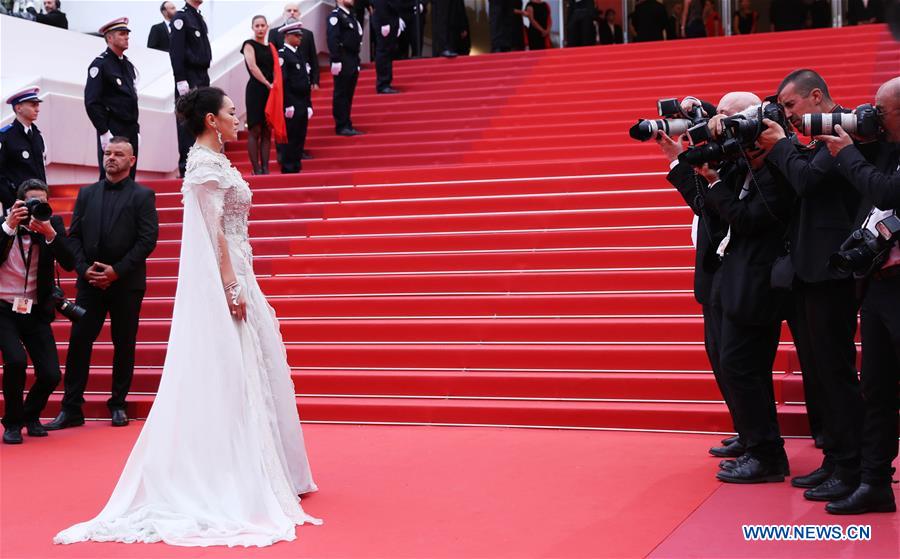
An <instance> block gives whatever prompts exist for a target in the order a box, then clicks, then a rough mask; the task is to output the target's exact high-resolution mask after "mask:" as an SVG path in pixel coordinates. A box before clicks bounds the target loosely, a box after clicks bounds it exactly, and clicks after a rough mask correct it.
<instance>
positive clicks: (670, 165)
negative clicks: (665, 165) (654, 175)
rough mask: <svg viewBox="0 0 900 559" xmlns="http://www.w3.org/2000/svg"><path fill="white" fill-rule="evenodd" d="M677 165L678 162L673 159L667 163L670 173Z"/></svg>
mask: <svg viewBox="0 0 900 559" xmlns="http://www.w3.org/2000/svg"><path fill="white" fill-rule="evenodd" d="M679 163H680V161H678V160H677V159H673V160H672V161H669V170H670V171H672V170H674V169H675V167H678V164H679Z"/></svg>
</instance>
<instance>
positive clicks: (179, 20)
mask: <svg viewBox="0 0 900 559" xmlns="http://www.w3.org/2000/svg"><path fill="white" fill-rule="evenodd" d="M169 59H170V60H171V61H172V73H173V74H174V75H175V82H176V83H177V82H180V81H187V82H188V83H189V84H190V85H191V86H192V87H194V86H196V84H192V83H190V81H191V80H189V79H188V78H189V77H193V76H195V75H196V74H198V73H199V74H205V73H206V72H207V71H208V70H209V64H210V62H212V47H210V45H209V29H207V27H206V21H204V19H203V16H201V15H200V12H198V11H197V10H195V9H194V8H193V7H192V6H191V5H190V4H185V5H184V8H182V9H180V10H178V11H177V12H175V16H174V17H173V18H172V34H171V35H170V36H169Z"/></svg>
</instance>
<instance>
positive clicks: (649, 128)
mask: <svg viewBox="0 0 900 559" xmlns="http://www.w3.org/2000/svg"><path fill="white" fill-rule="evenodd" d="M656 110H657V112H658V113H659V116H660V118H658V119H652V120H647V119H643V118H642V119H640V120H638V121H637V124H635V125H634V126H632V127H631V128H630V129H629V130H628V135H629V136H631V138H632V139H634V140H637V141H639V142H646V141H648V140H653V139H655V138H656V136H657V134H658V133H659V132H665V133H666V135H667V136H669V137H670V138H677V137H678V136H681V135H682V134H684V133H685V132H687V131H688V129H690V128H691V127H692V126H694V125H697V124H699V123H700V122H706V117H705V116H704V114H703V109H702V108H700V107H699V106H697V107H694V109H693V110H691V112H690V113H685V112H684V111H683V110H682V109H681V101H679V100H678V99H675V98H668V99H659V100H658V101H657V102H656Z"/></svg>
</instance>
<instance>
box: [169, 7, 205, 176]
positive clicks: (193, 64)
mask: <svg viewBox="0 0 900 559" xmlns="http://www.w3.org/2000/svg"><path fill="white" fill-rule="evenodd" d="M201 4H203V0H187V2H186V3H185V5H184V8H182V9H180V10H178V11H177V12H175V17H173V18H172V36H171V37H170V38H169V41H170V42H169V58H170V60H171V61H172V73H173V74H174V75H175V98H176V99H177V98H178V97H181V96H182V95H184V94H185V93H187V92H188V91H190V90H191V89H193V88H195V87H199V86H208V85H209V65H210V62H211V61H212V48H211V47H210V46H209V30H208V29H207V27H206V22H205V21H204V20H203V16H202V15H201V14H200V12H199V11H198V9H199V8H200V5H201ZM193 143H194V138H193V136H191V135H190V134H189V133H188V131H187V130H185V129H184V127H183V126H181V123H180V121H179V122H178V170H179V171H180V174H181V176H184V168H185V165H186V164H187V152H188V149H190V147H191V145H192V144H193Z"/></svg>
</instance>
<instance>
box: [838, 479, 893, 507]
mask: <svg viewBox="0 0 900 559" xmlns="http://www.w3.org/2000/svg"><path fill="white" fill-rule="evenodd" d="M825 511H826V512H829V513H831V514H863V513H865V512H896V511H897V503H896V502H895V501H894V490H893V489H891V486H890V485H869V484H868V483H861V484H859V487H857V488H856V491H854V492H853V494H852V495H850V496H849V497H847V498H846V499H841V500H840V501H832V502H831V503H828V504H827V505H825Z"/></svg>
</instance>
